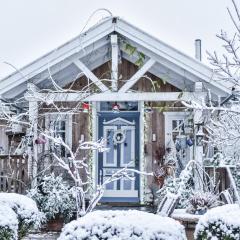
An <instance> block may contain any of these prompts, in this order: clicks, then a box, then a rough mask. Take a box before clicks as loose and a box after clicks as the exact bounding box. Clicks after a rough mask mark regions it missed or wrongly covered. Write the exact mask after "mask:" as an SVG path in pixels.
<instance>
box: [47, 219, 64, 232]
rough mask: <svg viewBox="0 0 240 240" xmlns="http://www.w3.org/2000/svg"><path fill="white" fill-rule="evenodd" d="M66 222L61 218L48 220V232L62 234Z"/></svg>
mask: <svg viewBox="0 0 240 240" xmlns="http://www.w3.org/2000/svg"><path fill="white" fill-rule="evenodd" d="M63 225H64V220H63V218H61V217H59V218H56V219H51V220H48V222H47V225H46V230H47V231H51V232H60V231H61V230H62V228H63Z"/></svg>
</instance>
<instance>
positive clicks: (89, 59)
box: [0, 17, 231, 99]
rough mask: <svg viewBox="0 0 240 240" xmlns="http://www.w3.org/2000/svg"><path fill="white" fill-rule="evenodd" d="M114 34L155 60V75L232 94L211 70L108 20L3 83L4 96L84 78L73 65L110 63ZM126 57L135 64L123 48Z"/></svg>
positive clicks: (176, 83)
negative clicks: (28, 86) (31, 86)
mask: <svg viewBox="0 0 240 240" xmlns="http://www.w3.org/2000/svg"><path fill="white" fill-rule="evenodd" d="M111 33H117V34H118V35H119V36H120V37H122V39H125V41H127V42H128V43H129V44H131V45H133V46H134V47H136V48H137V49H138V50H139V51H141V52H143V53H144V54H145V55H146V56H147V57H149V58H152V59H154V60H155V61H156V63H157V64H155V65H154V67H152V68H151V69H150V72H151V73H153V74H154V75H156V76H158V77H160V78H165V79H166V81H168V82H169V83H171V84H172V85H174V86H176V87H178V88H180V89H183V90H184V89H186V87H187V88H189V89H193V87H194V82H198V81H202V82H203V83H204V87H205V88H206V89H211V91H212V92H213V93H214V94H216V95H220V96H226V95H228V94H230V93H231V90H230V87H228V86H227V85H226V84H222V83H221V82H220V81H216V80H219V79H218V76H217V75H216V74H215V73H214V71H213V70H212V69H211V68H209V67H208V66H206V65H204V64H203V63H201V62H200V61H198V60H196V59H194V58H192V57H189V56H188V55H186V54H184V53H182V52H180V51H179V50H177V49H175V48H173V47H171V46H169V45H167V44H166V43H164V42H162V41H160V40H159V39H157V38H155V37H153V36H151V35H149V34H147V33H146V32H144V31H142V30H141V29H139V28H137V27H135V26H133V25H131V24H130V23H128V22H126V21H125V20H123V19H121V18H118V17H110V18H107V19H105V20H103V21H101V22H100V23H98V24H97V25H95V26H93V27H91V28H90V29H88V30H87V31H86V32H83V33H81V34H80V35H78V36H77V37H75V38H73V39H72V40H70V41H69V42H67V43H65V44H64V45H62V46H60V47H58V48H56V49H54V50H53V51H51V52H49V53H48V54H45V55H44V56H42V57H40V58H38V59H37V60H35V61H34V62H32V63H30V64H28V65H27V66H25V67H23V68H22V69H20V71H19V72H14V73H13V74H11V75H9V76H7V77H5V78H3V79H2V80H1V81H0V96H2V97H4V98H9V99H11V98H14V97H16V96H18V95H20V94H22V93H23V92H24V91H25V90H26V83H27V82H33V83H35V84H36V85H38V86H39V87H48V86H50V85H51V80H50V79H49V76H50V73H51V76H53V77H54V79H56V81H57V82H58V83H59V84H60V85H61V84H66V83H67V82H68V81H72V80H73V79H74V78H76V77H77V76H78V75H79V74H80V72H81V71H80V70H79V68H77V66H76V65H75V64H73V61H74V60H75V59H81V61H82V62H84V63H85V65H87V66H88V68H89V69H94V68H96V67H98V66H100V65H102V64H103V63H105V62H107V61H109V60H110V56H109V54H108V53H109V49H110V39H109V35H110V34H111ZM121 50H122V57H124V58H126V59H127V60H129V61H131V62H135V60H136V59H134V56H130V55H128V54H127V53H126V52H125V51H124V48H123V46H121ZM13 89H14V91H12V90H13Z"/></svg>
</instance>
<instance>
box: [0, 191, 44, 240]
mask: <svg viewBox="0 0 240 240" xmlns="http://www.w3.org/2000/svg"><path fill="white" fill-rule="evenodd" d="M0 205H2V206H6V207H10V208H11V209H12V210H13V211H14V212H15V213H16V214H17V218H18V235H19V237H22V236H24V235H25V234H26V232H27V231H28V230H29V229H31V228H33V227H35V228H37V227H39V226H40V225H41V222H42V221H44V215H43V214H42V213H41V212H40V211H39V210H38V208H37V204H36V203H35V201H33V200H32V199H31V198H29V197H27V196H24V195H21V194H16V193H0Z"/></svg>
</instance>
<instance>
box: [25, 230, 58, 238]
mask: <svg viewBox="0 0 240 240" xmlns="http://www.w3.org/2000/svg"><path fill="white" fill-rule="evenodd" d="M59 235H60V233H56V232H48V233H30V234H28V235H27V236H26V237H24V238H23V240H57V238H58V237H59Z"/></svg>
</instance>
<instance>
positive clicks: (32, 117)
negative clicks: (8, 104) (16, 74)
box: [27, 83, 38, 187]
mask: <svg viewBox="0 0 240 240" xmlns="http://www.w3.org/2000/svg"><path fill="white" fill-rule="evenodd" d="M27 89H28V91H29V92H33V91H36V90H37V87H36V86H35V85H34V84H32V83H28V85H27ZM29 122H30V124H31V126H30V128H29V135H30V136H29V137H31V139H30V142H29V143H31V141H32V145H30V144H29V145H30V146H29V147H28V176H29V178H30V179H31V180H32V183H31V184H32V187H35V186H36V184H37V179H36V176H37V163H38V151H37V144H36V143H35V140H36V139H37V136H38V132H37V130H38V102H37V101H36V100H34V98H32V99H30V100H29Z"/></svg>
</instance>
